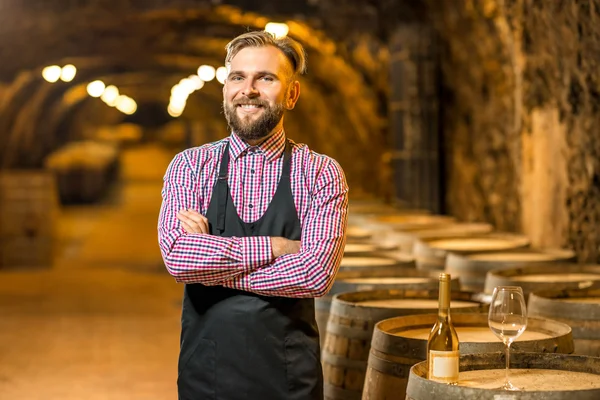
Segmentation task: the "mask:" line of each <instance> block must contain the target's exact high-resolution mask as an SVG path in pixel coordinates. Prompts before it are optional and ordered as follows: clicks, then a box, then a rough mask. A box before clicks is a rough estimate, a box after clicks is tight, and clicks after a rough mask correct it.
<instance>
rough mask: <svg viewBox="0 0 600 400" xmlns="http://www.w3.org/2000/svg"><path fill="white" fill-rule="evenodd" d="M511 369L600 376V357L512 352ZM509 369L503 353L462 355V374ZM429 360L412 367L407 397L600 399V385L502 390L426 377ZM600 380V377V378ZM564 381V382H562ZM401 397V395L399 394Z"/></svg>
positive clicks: (412, 398)
mask: <svg viewBox="0 0 600 400" xmlns="http://www.w3.org/2000/svg"><path fill="white" fill-rule="evenodd" d="M510 365H511V369H513V370H514V369H517V368H518V369H531V370H535V369H547V370H560V371H572V372H580V373H591V374H594V375H600V358H595V357H587V356H576V355H566V354H548V353H516V352H513V353H511V357H510ZM504 368H505V360H504V355H503V354H501V353H485V354H467V355H462V356H461V357H460V371H461V374H462V373H463V372H467V371H480V370H489V369H498V370H502V369H504ZM426 376H427V362H425V361H423V362H420V363H418V364H416V365H415V366H413V367H412V368H411V370H410V375H409V379H408V386H407V389H406V392H407V396H406V399H407V400H425V399H427V400H429V399H477V400H499V399H506V398H510V399H514V400H519V399H522V400H525V399H527V400H542V399H543V400H572V399H577V400H596V399H598V398H600V387H599V388H592V389H584V390H578V389H573V390H556V391H548V390H531V391H530V390H528V391H510V392H507V391H505V390H502V389H480V388H473V387H466V386H462V385H461V384H460V381H459V384H458V385H447V384H443V383H437V382H434V381H430V380H428V379H426ZM599 379H600V378H599ZM559 384H560V383H559ZM398 398H399V397H398Z"/></svg>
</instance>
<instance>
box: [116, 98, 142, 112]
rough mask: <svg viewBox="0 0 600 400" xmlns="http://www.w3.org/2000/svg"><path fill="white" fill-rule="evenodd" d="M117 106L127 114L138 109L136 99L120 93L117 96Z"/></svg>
mask: <svg viewBox="0 0 600 400" xmlns="http://www.w3.org/2000/svg"><path fill="white" fill-rule="evenodd" d="M116 107H117V110H119V111H121V112H122V113H123V114H127V115H131V114H133V113H134V112H135V111H136V110H137V104H136V102H135V100H133V99H132V98H131V97H129V96H125V95H120V96H118V97H117V100H116Z"/></svg>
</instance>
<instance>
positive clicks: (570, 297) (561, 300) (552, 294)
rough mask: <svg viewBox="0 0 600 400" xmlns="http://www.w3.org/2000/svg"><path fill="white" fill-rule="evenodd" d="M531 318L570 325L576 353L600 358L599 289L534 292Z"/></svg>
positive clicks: (530, 311) (530, 298)
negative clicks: (549, 319) (548, 319)
mask: <svg viewBox="0 0 600 400" xmlns="http://www.w3.org/2000/svg"><path fill="white" fill-rule="evenodd" d="M528 315H530V316H534V317H544V318H551V319H555V320H557V321H562V322H564V323H565V324H568V325H569V326H570V327H571V329H572V330H573V340H574V342H575V354H581V355H588V356H594V357H600V288H595V289H592V288H590V289H575V290H550V291H540V292H534V293H531V294H530V296H529V304H528Z"/></svg>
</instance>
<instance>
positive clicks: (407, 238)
mask: <svg viewBox="0 0 600 400" xmlns="http://www.w3.org/2000/svg"><path fill="white" fill-rule="evenodd" d="M492 229H493V226H492V225H490V224H484V223H454V224H449V225H444V226H441V227H437V228H431V227H429V226H423V227H422V228H419V229H414V230H411V231H408V232H407V231H395V232H394V233H393V235H390V236H393V238H394V239H395V240H396V243H397V245H398V249H399V250H400V251H402V252H404V253H408V254H412V253H413V248H414V245H415V242H416V241H417V240H420V239H428V238H444V237H464V236H474V235H482V234H486V233H490V232H491V231H492Z"/></svg>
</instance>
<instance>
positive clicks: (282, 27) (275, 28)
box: [265, 22, 290, 38]
mask: <svg viewBox="0 0 600 400" xmlns="http://www.w3.org/2000/svg"><path fill="white" fill-rule="evenodd" d="M265 31H267V32H269V33H272V34H273V35H275V37H277V38H280V37H284V36H287V34H288V32H289V31H290V28H289V27H288V26H287V24H284V23H278V22H269V23H267V25H266V26H265Z"/></svg>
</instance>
